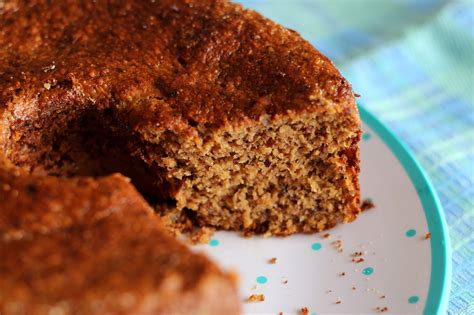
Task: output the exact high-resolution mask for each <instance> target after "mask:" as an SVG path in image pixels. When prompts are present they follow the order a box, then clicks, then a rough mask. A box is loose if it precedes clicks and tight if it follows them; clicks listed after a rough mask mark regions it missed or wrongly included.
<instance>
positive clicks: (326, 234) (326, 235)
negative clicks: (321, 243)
mask: <svg viewBox="0 0 474 315" xmlns="http://www.w3.org/2000/svg"><path fill="white" fill-rule="evenodd" d="M329 236H331V234H329V233H325V234H324V235H323V238H328V237H329Z"/></svg>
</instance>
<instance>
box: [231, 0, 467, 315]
mask: <svg viewBox="0 0 474 315" xmlns="http://www.w3.org/2000/svg"><path fill="white" fill-rule="evenodd" d="M238 2H240V3H242V4H244V6H246V7H249V8H253V9H255V10H257V11H259V12H260V13H262V14H263V15H265V16H267V17H269V18H271V19H273V20H275V21H277V22H279V23H281V24H283V25H285V26H287V27H289V28H292V29H294V30H296V31H298V32H299V33H300V34H302V36H303V37H304V38H306V39H307V40H308V41H310V42H311V43H312V44H313V45H314V46H316V47H317V48H318V49H319V50H321V51H322V52H323V53H324V54H325V55H327V56H328V57H329V58H330V59H332V60H333V61H334V63H335V64H336V66H337V67H338V68H339V69H340V70H341V72H342V73H343V75H344V76H345V77H346V78H347V79H348V80H349V81H350V82H351V83H352V85H353V88H354V90H355V91H356V92H357V93H358V94H360V95H361V98H360V99H359V100H360V102H361V104H363V105H364V106H365V107H366V108H367V109H368V110H370V111H371V112H373V113H374V114H375V115H376V116H377V117H378V118H379V119H380V120H381V121H382V122H384V123H385V124H386V125H387V126H389V127H390V128H391V129H392V130H393V131H394V132H395V134H397V135H398V136H399V137H400V138H401V139H402V140H403V141H404V142H405V143H406V144H407V145H408V146H409V148H410V149H411V150H412V152H413V153H414V155H415V156H416V158H417V159H418V160H419V162H420V163H421V165H422V166H423V167H424V169H425V170H426V172H427V173H428V176H429V178H430V180H431V181H432V183H433V184H434V187H435V189H436V191H437V193H438V195H439V197H440V199H441V203H442V205H443V208H444V211H445V216H446V219H447V222H448V226H449V233H450V238H451V243H452V251H453V261H452V265H453V277H452V286H451V295H450V302H449V310H448V313H449V314H462V315H464V314H466V315H467V314H474V232H473V231H474V2H473V1H471V0H467V1H447V0H386V1H377V0H333V1H328V0H239V1H238Z"/></svg>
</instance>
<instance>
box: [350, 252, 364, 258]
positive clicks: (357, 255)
mask: <svg viewBox="0 0 474 315" xmlns="http://www.w3.org/2000/svg"><path fill="white" fill-rule="evenodd" d="M362 255H363V253H362V252H354V253H353V254H352V257H359V256H362Z"/></svg>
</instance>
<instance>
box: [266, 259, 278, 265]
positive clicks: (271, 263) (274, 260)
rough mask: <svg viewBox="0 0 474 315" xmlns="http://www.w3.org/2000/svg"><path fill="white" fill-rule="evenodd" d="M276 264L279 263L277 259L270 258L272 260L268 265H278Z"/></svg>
mask: <svg viewBox="0 0 474 315" xmlns="http://www.w3.org/2000/svg"><path fill="white" fill-rule="evenodd" d="M276 262H277V259H276V257H272V258H270V259H269V260H268V263H269V264H270V265H274V264H276Z"/></svg>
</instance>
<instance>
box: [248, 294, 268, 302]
mask: <svg viewBox="0 0 474 315" xmlns="http://www.w3.org/2000/svg"><path fill="white" fill-rule="evenodd" d="M247 301H248V302H263V301H265V295H263V294H252V295H250V296H249V297H248V299H247Z"/></svg>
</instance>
